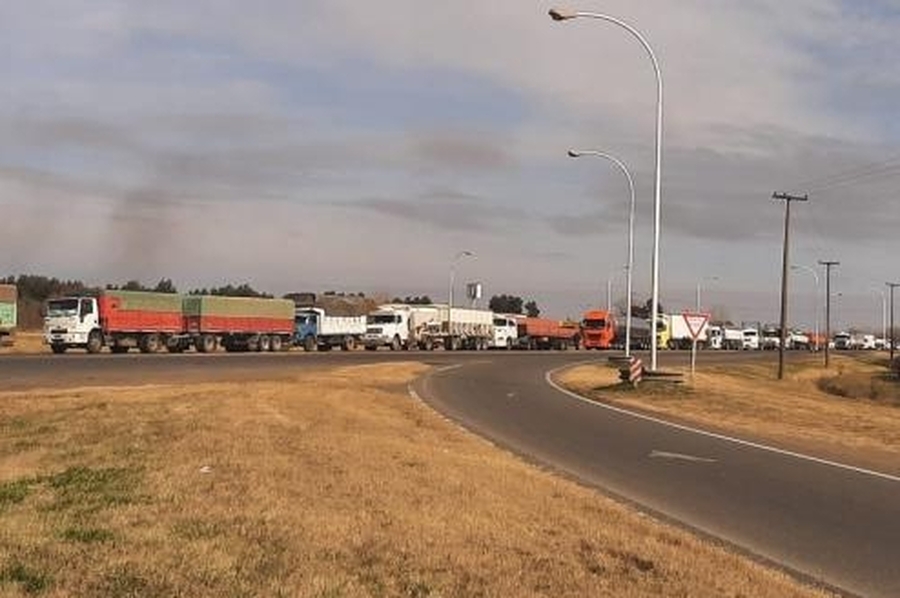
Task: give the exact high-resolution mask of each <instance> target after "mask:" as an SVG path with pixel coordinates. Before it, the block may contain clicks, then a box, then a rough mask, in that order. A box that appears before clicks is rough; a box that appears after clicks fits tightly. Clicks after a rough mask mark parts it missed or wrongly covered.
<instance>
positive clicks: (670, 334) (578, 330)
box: [0, 285, 886, 353]
mask: <svg viewBox="0 0 900 598" xmlns="http://www.w3.org/2000/svg"><path fill="white" fill-rule="evenodd" d="M16 300H17V293H16V287H15V286H14V285H0V345H8V344H10V343H11V342H12V339H13V338H14V336H13V335H14V333H15V329H16V303H17V301H16ZM44 309H45V317H44V342H45V343H46V344H47V345H49V347H50V348H51V349H52V350H53V352H54V353H64V352H66V351H68V350H69V349H85V350H87V351H88V352H89V353H97V352H99V351H101V350H102V349H104V348H107V349H108V350H109V351H111V352H113V353H124V352H127V351H130V350H132V349H137V350H139V351H141V352H143V353H154V352H157V351H160V350H168V351H170V352H176V353H177V352H183V351H187V350H195V351H198V352H201V353H209V352H213V351H216V350H218V349H220V348H221V349H224V350H226V351H281V350H285V349H288V348H291V347H299V348H302V349H304V350H306V351H315V350H319V351H328V350H331V349H335V348H339V349H342V350H346V351H352V350H355V349H357V348H365V349H366V350H370V351H374V350H377V349H379V348H382V347H386V348H389V349H392V350H411V349H416V350H425V351H429V350H434V349H444V350H462V349H466V350H483V349H519V350H548V349H554V350H566V349H598V350H605V349H622V348H624V336H625V335H624V325H622V324H620V323H618V322H617V321H616V318H615V317H614V316H613V315H612V314H610V313H609V312H607V311H605V310H599V309H598V310H589V311H587V312H585V313H584V314H583V315H582V318H581V320H580V321H578V322H575V321H560V320H553V319H548V318H528V317H525V316H522V315H518V314H497V313H492V312H491V311H487V310H479V309H468V308H463V307H453V308H452V309H451V308H450V307H449V306H448V305H440V304H436V305H406V304H385V305H381V306H379V307H378V308H377V309H376V310H374V311H372V312H371V313H369V314H366V315H358V316H334V315H331V314H328V313H327V312H326V311H325V310H324V309H322V308H320V307H310V306H297V305H296V304H295V303H294V301H292V300H288V299H268V298H247V297H222V296H198V295H177V294H168V293H148V292H138V291H118V290H107V291H102V292H100V293H98V294H96V295H93V296H77V297H60V298H54V299H50V300H48V301H47V302H46V304H45V308H44ZM650 334H651V331H650V326H649V322H648V321H647V320H643V319H640V318H632V323H631V345H632V349H635V350H641V349H649V348H650V344H651V343H650V340H651V338H650ZM656 334H657V341H658V346H659V347H660V348H663V349H688V348H690V346H691V344H692V341H693V337H692V335H691V334H690V330H689V328H688V326H687V322H686V320H685V317H684V316H683V315H682V314H661V315H660V318H659V321H658V323H657V326H656ZM820 340H824V339H820ZM778 342H780V335H779V334H778V331H777V330H771V329H770V328H765V327H759V326H742V327H735V326H730V325H713V324H706V325H704V326H703V327H702V328H701V330H700V333H699V335H698V337H697V343H698V346H699V347H701V348H705V349H720V350H741V349H743V350H757V349H771V348H777V346H778V345H777V343H778ZM817 345H818V343H815V342H814V339H813V338H812V336H811V335H806V334H804V333H802V332H799V331H792V332H791V333H790V334H789V335H788V344H787V347H788V348H793V349H808V348H813V347H815V346H817ZM879 345H880V347H881V348H883V347H884V346H885V345H886V343H884V342H881V343H877V340H873V339H869V338H862V337H860V339H856V338H855V337H851V335H849V334H846V333H840V334H838V335H836V336H835V347H836V348H841V349H842V348H873V347H878V346H879Z"/></svg>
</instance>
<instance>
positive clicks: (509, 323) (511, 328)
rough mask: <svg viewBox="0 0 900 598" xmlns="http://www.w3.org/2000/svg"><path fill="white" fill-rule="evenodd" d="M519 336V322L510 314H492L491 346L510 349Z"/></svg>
mask: <svg viewBox="0 0 900 598" xmlns="http://www.w3.org/2000/svg"><path fill="white" fill-rule="evenodd" d="M518 338H519V324H518V322H516V319H515V318H514V317H512V316H505V315H501V314H494V336H493V338H492V340H491V347H492V348H494V349H512V348H513V347H515V346H516V342H517V341H518Z"/></svg>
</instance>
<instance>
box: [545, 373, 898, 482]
mask: <svg viewBox="0 0 900 598" xmlns="http://www.w3.org/2000/svg"><path fill="white" fill-rule="evenodd" d="M885 366H886V363H884V364H882V363H878V362H877V361H876V360H875V359H873V358H872V357H870V356H866V357H864V358H860V357H850V356H845V355H836V356H833V357H832V367H831V369H829V370H825V369H824V368H823V367H822V366H821V357H810V358H808V359H804V360H801V361H799V362H798V363H792V364H791V366H790V368H789V370H788V374H787V376H786V379H785V380H783V381H781V382H779V381H777V380H776V379H775V371H774V369H773V366H772V365H771V364H741V365H731V366H727V367H726V366H703V365H702V364H701V366H700V367H699V368H698V371H697V374H696V378H695V380H694V382H693V384H691V383H690V381H689V378H688V375H687V374H686V376H685V380H686V383H685V384H682V385H678V386H675V387H672V386H670V385H664V386H663V385H660V386H654V385H653V384H644V385H642V386H640V388H639V389H638V390H637V391H633V390H631V389H629V388H624V387H622V386H620V385H619V384H618V372H617V371H616V370H613V369H611V368H609V367H607V366H605V365H590V366H579V367H576V368H573V369H570V370H567V371H565V372H562V373H561V374H560V375H559V376H558V381H559V382H561V383H562V384H563V385H565V386H567V387H568V388H570V389H572V390H574V391H575V392H577V393H579V394H582V395H584V396H588V397H590V398H595V399H597V400H600V401H603V402H608V403H611V404H616V405H620V406H624V407H629V408H634V409H638V410H641V411H643V412H648V413H653V414H657V415H661V416H664V417H666V418H669V419H672V420H675V421H679V422H689V423H693V424H698V425H700V426H702V427H704V428H706V429H710V430H715V431H720V432H726V433H730V434H738V435H740V436H742V437H746V438H751V439H762V440H766V441H771V442H775V443H777V444H778V445H780V446H785V447H788V448H793V449H798V450H804V451H808V452H813V453H814V454H816V455H819V456H823V457H827V458H833V459H838V460H842V461H849V462H851V463H852V464H856V465H860V466H865V467H872V468H876V469H878V470H881V471H885V472H887V473H895V474H896V473H900V383H898V382H897V381H895V380H894V381H889V380H885V379H884V376H883V375H884V373H885V371H886V368H885Z"/></svg>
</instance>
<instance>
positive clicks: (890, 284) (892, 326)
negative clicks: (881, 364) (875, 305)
mask: <svg viewBox="0 0 900 598" xmlns="http://www.w3.org/2000/svg"><path fill="white" fill-rule="evenodd" d="M885 284H886V285H887V286H888V288H890V289H891V367H892V368H893V367H894V289H895V288H897V287H900V283H898V282H886V283H885Z"/></svg>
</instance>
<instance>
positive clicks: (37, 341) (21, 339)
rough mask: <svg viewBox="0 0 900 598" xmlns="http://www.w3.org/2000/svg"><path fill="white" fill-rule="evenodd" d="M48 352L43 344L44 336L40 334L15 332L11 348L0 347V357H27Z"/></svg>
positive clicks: (47, 348)
mask: <svg viewBox="0 0 900 598" xmlns="http://www.w3.org/2000/svg"><path fill="white" fill-rule="evenodd" d="M49 352H50V349H49V347H47V345H45V344H44V335H43V334H42V333H41V332H21V331H20V332H17V333H16V335H15V339H14V341H13V345H12V346H11V347H0V355H4V354H7V355H27V354H34V353H49Z"/></svg>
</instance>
